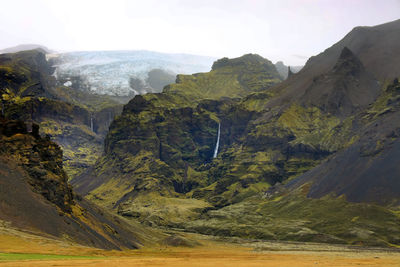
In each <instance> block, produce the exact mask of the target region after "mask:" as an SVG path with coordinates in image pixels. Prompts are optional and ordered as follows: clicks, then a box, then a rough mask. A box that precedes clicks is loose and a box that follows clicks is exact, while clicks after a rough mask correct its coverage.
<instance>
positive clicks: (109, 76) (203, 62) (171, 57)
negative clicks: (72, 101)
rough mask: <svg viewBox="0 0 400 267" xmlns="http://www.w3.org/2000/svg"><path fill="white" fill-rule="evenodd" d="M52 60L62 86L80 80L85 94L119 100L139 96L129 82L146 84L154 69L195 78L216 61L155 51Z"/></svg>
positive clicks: (96, 53)
mask: <svg viewBox="0 0 400 267" xmlns="http://www.w3.org/2000/svg"><path fill="white" fill-rule="evenodd" d="M52 60H53V62H54V64H55V67H56V72H55V75H56V77H57V78H58V79H59V80H60V81H61V82H62V83H66V82H68V81H70V82H71V83H72V84H71V85H72V86H73V83H74V77H76V76H79V78H80V79H81V81H80V83H81V89H82V90H89V91H91V92H94V93H97V94H108V95H119V96H126V95H133V94H138V93H139V92H138V91H135V89H134V88H132V87H130V85H129V80H130V78H131V77H134V78H139V79H141V80H143V81H145V80H146V79H147V77H148V72H149V71H151V70H152V69H162V70H165V71H167V72H171V73H177V74H178V73H179V74H180V73H182V74H192V73H197V72H205V71H209V70H210V68H211V64H212V62H213V61H214V59H213V58H211V57H204V56H196V55H188V54H166V53H158V52H152V51H88V52H70V53H64V54H59V55H56V57H53V59H52ZM165 85H166V84H165ZM157 89H158V88H157ZM150 92H151V91H150Z"/></svg>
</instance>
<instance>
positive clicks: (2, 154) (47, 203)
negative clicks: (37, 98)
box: [0, 118, 146, 249]
mask: <svg viewBox="0 0 400 267" xmlns="http://www.w3.org/2000/svg"><path fill="white" fill-rule="evenodd" d="M27 129H28V130H30V127H27V125H26V124H24V123H23V122H21V121H12V120H7V119H4V118H0V167H1V168H0V169H1V171H0V184H1V186H0V202H1V205H0V218H1V219H2V220H4V221H8V222H10V223H11V224H12V225H13V226H15V227H18V228H22V229H25V230H30V231H33V232H35V233H36V234H39V235H40V234H46V235H52V236H54V237H56V238H61V239H65V240H69V241H73V242H76V243H79V244H83V245H88V246H94V247H99V248H106V249H122V248H137V247H139V246H140V241H139V240H140V239H141V238H140V236H141V235H142V234H141V233H138V231H146V230H143V229H140V230H139V229H135V228H134V227H132V226H129V225H128V224H126V223H124V222H123V221H118V219H117V218H115V217H113V216H112V215H109V214H108V213H107V212H105V211H102V210H100V209H98V208H96V207H95V206H93V205H92V204H90V203H88V202H87V201H84V200H82V199H81V198H80V197H79V196H76V195H75V194H74V192H73V190H72V188H71V186H70V185H69V184H68V182H67V175H66V173H65V172H64V170H63V168H62V167H63V166H62V151H61V149H60V147H59V146H58V145H57V144H55V143H53V142H52V141H50V140H49V139H47V138H42V137H40V135H39V128H38V126H37V125H35V124H33V127H32V132H27Z"/></svg>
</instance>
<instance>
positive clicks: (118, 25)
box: [0, 0, 400, 65]
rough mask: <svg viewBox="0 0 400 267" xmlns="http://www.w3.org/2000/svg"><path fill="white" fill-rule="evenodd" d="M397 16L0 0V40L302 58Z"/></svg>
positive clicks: (351, 9)
mask: <svg viewBox="0 0 400 267" xmlns="http://www.w3.org/2000/svg"><path fill="white" fill-rule="evenodd" d="M399 18H400V0H158V1H156V0H137V1H136V0H133V1H129V0H93V1H92V0H65V1H64V0H35V1H33V0H0V48H6V47H10V46H15V45H18V44H23V43H37V44H43V45H45V46H47V47H49V48H50V49H54V50H57V51H76V50H121V49H123V50H138V49H145V50H154V51H160V52H172V53H190V54H199V55H207V56H214V57H224V56H227V57H236V56H240V55H242V54H245V53H258V54H260V55H262V56H264V57H266V58H268V59H270V60H272V61H273V62H276V61H277V60H283V61H284V62H285V63H286V64H291V65H298V64H304V63H305V61H306V60H307V58H308V57H310V56H312V55H315V54H318V53H320V52H322V51H323V50H324V49H326V48H327V47H329V46H331V45H332V44H334V43H335V42H337V41H339V40H340V39H341V38H342V37H343V36H344V35H345V34H346V33H347V32H349V31H350V30H351V29H352V28H354V27H355V26H359V25H362V26H371V25H377V24H381V23H384V22H388V21H392V20H395V19H399Z"/></svg>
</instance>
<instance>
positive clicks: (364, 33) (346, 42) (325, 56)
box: [268, 20, 400, 106]
mask: <svg viewBox="0 0 400 267" xmlns="http://www.w3.org/2000/svg"><path fill="white" fill-rule="evenodd" d="M399 42H400V20H396V21H393V22H389V23H385V24H382V25H378V26H373V27H356V28H354V29H353V30H352V31H350V32H349V33H348V34H347V35H346V36H345V37H344V38H343V39H342V40H340V41H339V42H337V43H336V44H334V45H333V46H331V47H329V48H328V49H326V50H325V51H324V52H322V53H320V54H319V55H317V56H313V57H311V58H310V59H309V60H308V61H307V64H306V65H305V66H304V68H303V69H302V70H301V71H300V72H299V73H297V74H296V75H293V76H292V77H291V78H290V79H288V80H286V81H284V82H283V83H282V84H280V85H279V86H277V87H276V88H275V91H276V92H279V94H281V95H282V97H281V98H277V99H276V100H277V101H272V102H270V103H269V105H268V106H273V105H277V104H278V101H287V100H288V99H295V98H296V97H297V95H303V94H304V93H305V90H307V88H309V87H310V86H312V84H313V82H314V79H315V78H316V77H318V76H321V75H323V74H325V73H327V72H329V71H330V70H331V69H332V68H333V67H334V65H335V64H336V62H337V59H338V58H339V56H340V54H341V52H342V50H343V48H345V47H347V48H348V49H350V50H351V51H352V52H353V53H354V55H355V56H356V57H357V58H359V60H360V61H361V62H362V64H363V65H364V67H365V69H366V71H367V73H369V74H371V75H373V78H374V79H376V80H378V81H379V82H381V86H382V85H383V83H384V82H391V81H393V79H395V78H396V77H398V76H399V75H400V73H399V71H398V69H399V65H400V63H399V62H400V46H399V45H398V43H399Z"/></svg>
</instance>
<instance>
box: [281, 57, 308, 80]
mask: <svg viewBox="0 0 400 267" xmlns="http://www.w3.org/2000/svg"><path fill="white" fill-rule="evenodd" d="M275 67H276V70H277V71H278V72H279V74H280V75H281V76H282V78H283V79H284V80H285V79H286V78H287V77H288V73H289V67H290V71H291V72H293V73H297V72H299V71H300V70H301V69H302V68H303V67H304V66H286V65H285V64H283V62H282V61H278V62H276V63H275Z"/></svg>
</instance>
